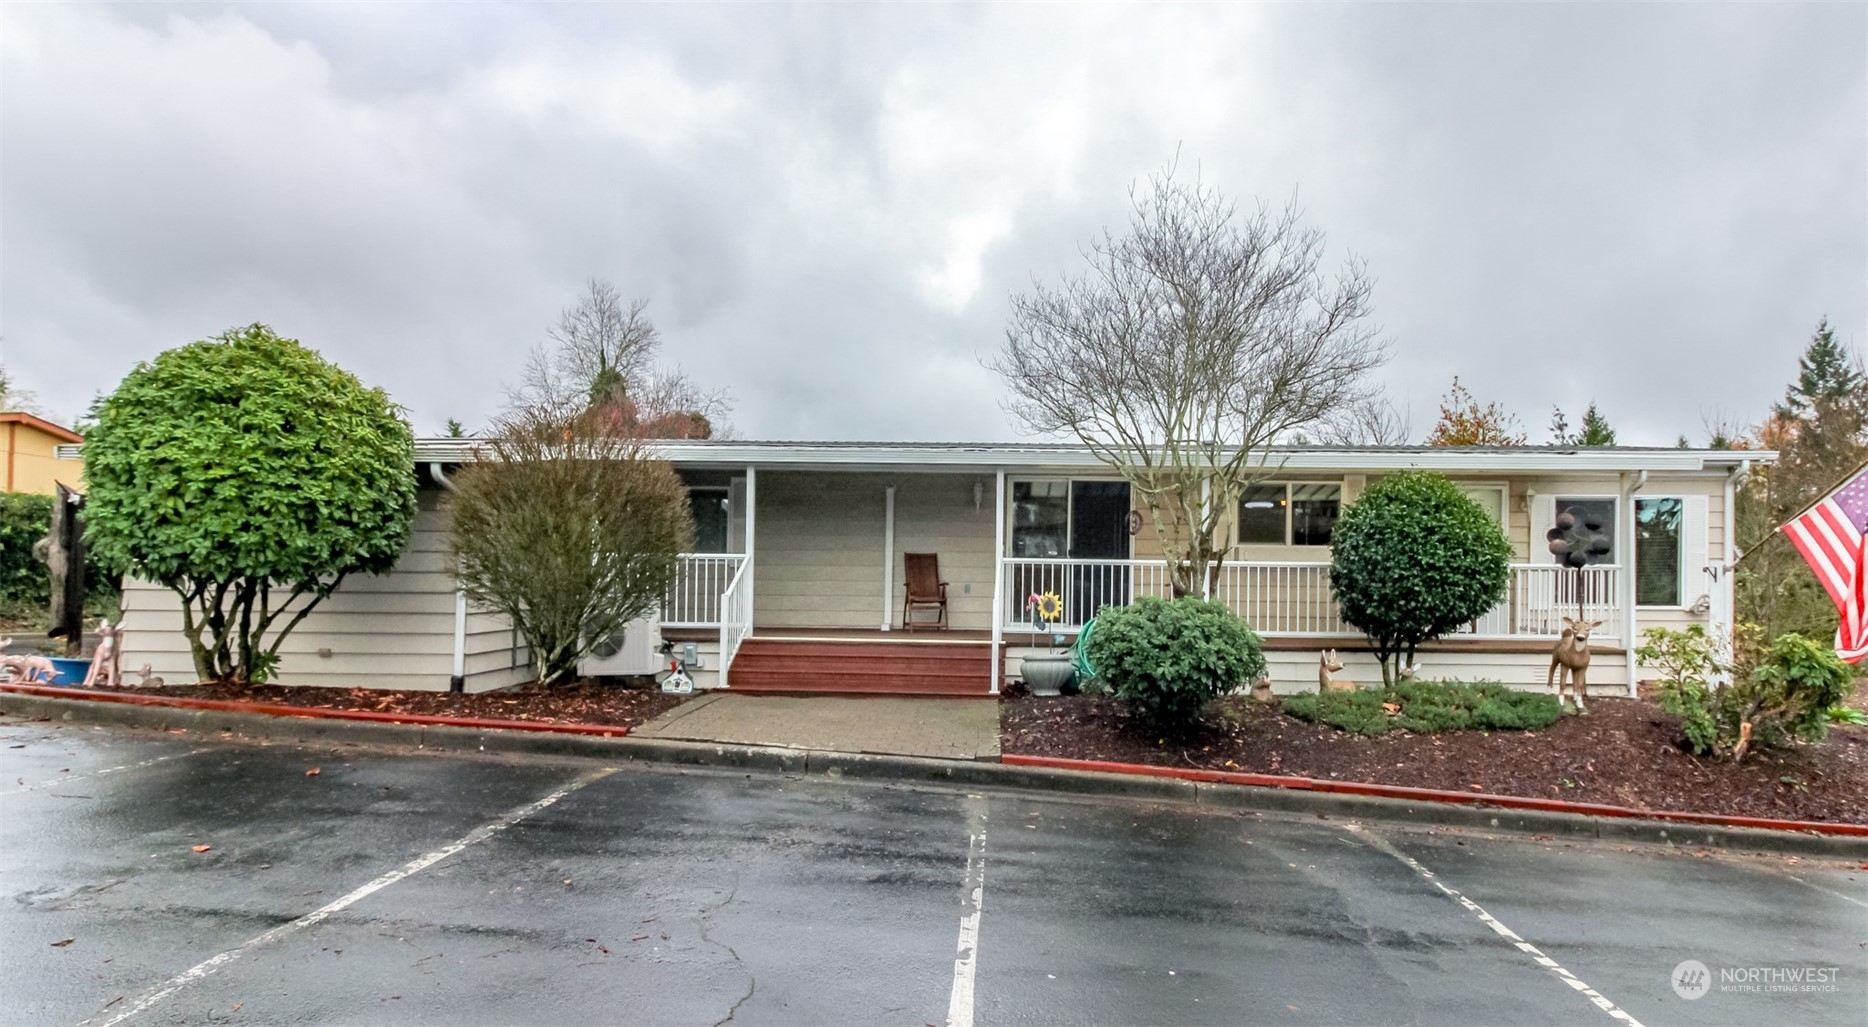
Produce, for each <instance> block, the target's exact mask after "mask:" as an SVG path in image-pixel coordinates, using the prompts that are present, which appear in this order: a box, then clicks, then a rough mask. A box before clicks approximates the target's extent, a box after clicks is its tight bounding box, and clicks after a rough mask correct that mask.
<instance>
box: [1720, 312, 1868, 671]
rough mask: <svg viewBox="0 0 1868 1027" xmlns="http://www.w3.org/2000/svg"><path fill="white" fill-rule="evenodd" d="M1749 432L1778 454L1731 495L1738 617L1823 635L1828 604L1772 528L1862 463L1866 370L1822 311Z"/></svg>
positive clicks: (1770, 630) (1831, 621)
mask: <svg viewBox="0 0 1868 1027" xmlns="http://www.w3.org/2000/svg"><path fill="white" fill-rule="evenodd" d="M1757 435H1758V437H1757V442H1758V444H1759V446H1760V447H1761V448H1764V449H1773V450H1776V451H1777V454H1778V458H1777V461H1776V463H1774V464H1771V465H1769V466H1766V467H1762V468H1759V469H1757V470H1754V472H1753V474H1752V476H1751V478H1750V480H1749V481H1748V482H1747V483H1746V486H1745V488H1744V489H1743V490H1741V491H1740V493H1739V496H1738V509H1737V515H1738V539H1739V543H1740V545H1741V547H1742V548H1743V549H1744V550H1746V551H1747V554H1748V555H1747V556H1746V558H1745V562H1744V564H1743V565H1742V567H1741V568H1740V571H1739V574H1738V578H1737V585H1738V596H1739V617H1740V619H1741V620H1746V621H1751V622H1753V623H1756V624H1758V625H1759V626H1761V627H1762V628H1763V629H1764V636H1765V637H1766V638H1767V639H1768V638H1770V637H1774V636H1776V635H1779V634H1782V633H1784V632H1786V631H1797V632H1801V633H1802V634H1805V635H1809V636H1811V637H1814V638H1827V637H1830V636H1832V635H1833V634H1834V633H1835V628H1836V618H1837V614H1836V609H1835V605H1834V604H1833V603H1832V602H1831V601H1830V599H1829V597H1828V594H1827V593H1825V592H1824V591H1823V589H1822V587H1821V586H1820V585H1818V584H1817V582H1816V577H1815V575H1814V574H1812V573H1811V572H1810V570H1809V567H1808V566H1807V565H1806V564H1805V563H1804V562H1803V559H1802V558H1801V557H1800V556H1798V555H1797V553H1796V551H1795V549H1794V548H1792V547H1791V545H1790V543H1789V540H1787V539H1786V538H1784V536H1783V535H1782V533H1780V532H1778V531H1777V527H1778V525H1781V524H1783V523H1784V522H1785V521H1787V520H1789V519H1790V518H1792V517H1795V516H1796V515H1797V514H1798V513H1800V512H1802V511H1803V510H1804V509H1805V508H1806V507H1808V506H1809V505H1810V504H1811V503H1813V502H1815V501H1817V500H1819V499H1821V498H1822V497H1823V496H1825V495H1827V494H1828V493H1829V492H1830V491H1831V490H1833V489H1835V488H1836V487H1837V486H1839V485H1841V484H1842V482H1843V479H1844V478H1846V477H1847V476H1848V475H1849V474H1850V473H1852V472H1853V471H1855V470H1856V469H1857V468H1859V467H1861V466H1862V464H1863V463H1864V462H1868V374H1865V373H1864V372H1863V369H1862V361H1861V357H1860V355H1859V354H1857V353H1855V352H1853V351H1852V350H1851V349H1850V348H1849V347H1847V346H1846V345H1844V344H1843V343H1841V342H1839V341H1838V340H1837V339H1836V337H1835V331H1834V329H1832V328H1831V327H1830V325H1829V321H1828V319H1827V318H1825V319H1823V321H1821V322H1820V323H1819V324H1818V325H1817V326H1816V332H1815V334H1813V335H1812V336H1811V338H1810V342H1809V345H1808V347H1806V348H1805V349H1804V352H1803V356H1802V357H1801V358H1800V359H1799V360H1798V361H1797V377H1796V380H1795V381H1794V382H1792V383H1791V385H1790V387H1789V388H1788V389H1786V390H1785V393H1784V401H1783V402H1782V403H1778V404H1774V405H1773V406H1772V415H1771V417H1770V418H1769V419H1768V420H1766V422H1765V423H1764V425H1763V426H1762V427H1760V428H1759V429H1758V433H1757Z"/></svg>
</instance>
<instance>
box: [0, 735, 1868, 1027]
mask: <svg viewBox="0 0 1868 1027" xmlns="http://www.w3.org/2000/svg"><path fill="white" fill-rule="evenodd" d="M314 770H315V771H316V773H312V771H314ZM202 846H206V848H205V849H202V848H201V847H202ZM197 850H199V851H197ZM0 892H3V893H4V901H0V1022H4V1023H8V1024H35V1025H36V1024H79V1023H86V1024H93V1025H105V1024H109V1025H113V1027H114V1025H115V1024H117V1023H126V1024H199V1023H233V1024H275V1023H277V1024H283V1023H339V1024H379V1023H380V1024H415V1023H445V1024H575V1023H606V1024H607V1023H615V1024H698V1025H702V1027H706V1025H717V1024H723V1023H729V1022H730V1023H734V1024H907V1025H921V1024H936V1025H943V1024H950V1023H951V1024H972V1023H978V1024H1256V1023H1293V1024H1303V1023H1384V1024H1387V1023H1423V1024H1425V1023H1434V1024H1441V1023H1495V1024H1506V1023H1509V1024H1592V1023H1594V1024H1612V1023H1616V1022H1621V1023H1627V1022H1630V1021H1633V1022H1639V1023H1645V1024H1676V1023H1715V1024H1723V1023H1732V1024H1747V1025H1755V1024H1774V1023H1783V1024H1807V1025H1819V1024H1848V1025H1860V1024H1863V1023H1864V1022H1868V1012H1865V1011H1868V871H1864V870H1862V869H1860V868H1859V866H1856V865H1854V864H1844V863H1838V862H1834V861H1819V860H1810V859H1805V860H1800V861H1795V862H1793V861H1791V860H1788V859H1786V858H1785V857H1781V856H1780V857H1769V858H1767V857H1755V856H1739V855H1727V854H1718V853H1712V854H1705V853H1694V852H1669V851H1665V850H1660V849H1656V848H1653V847H1647V846H1633V845H1610V844H1600V843H1574V844H1565V843H1558V842H1555V841H1551V840H1539V839H1534V838H1524V837H1506V838H1487V837H1482V836H1478V835H1473V834H1467V833H1458V832H1430V831H1423V830H1418V829H1403V828H1399V827H1392V826H1385V825H1375V824H1365V825H1357V824H1349V823H1344V822H1340V821H1334V820H1321V819H1316V818H1303V817H1297V816H1273V815H1270V814H1266V815H1256V814H1251V813H1245V814H1240V813H1236V812H1226V813H1220V812H1215V811H1211V810H1193V809H1189V808H1182V807H1177V806H1166V805H1158V804H1144V803H1136V802H1126V801H1114V800H1072V799H1061V798H1057V797H1034V796H1025V795H1019V794H1014V793H1006V792H983V793H972V794H970V793H968V792H965V791H956V790H943V789H937V788H923V787H915V788H908V787H890V786H886V785H880V784H874V783H857V782H843V781H836V780H829V779H824V778H788V777H780V776H776V775H764V774H759V775H752V776H748V775H745V774H742V773H728V772H714V771H692V770H690V771H675V770H663V769H643V768H635V767H632V768H621V769H619V768H615V767H610V766H605V765H601V764H598V763H594V762H589V761H577V760H551V759H539V758H525V759H496V758H490V757H479V758H476V757H471V756H457V755H437V754H429V753H410V752H393V751H387V750H371V749H360V748H351V747H345V748H338V749H333V748H330V747H325V748H306V747H301V746H296V745H282V744H246V743H239V742H233V741H226V740H218V739H200V738H197V737H194V736H192V735H187V734H172V733H152V732H146V731H136V730H128V729H102V728H93V727H87V726H75V725H54V724H48V723H32V722H21V721H19V720H17V719H12V718H0ZM1688 960H1696V961H1698V962H1699V963H1703V964H1705V966H1706V967H1707V970H1708V975H1709V976H1708V978H1707V980H1706V986H1705V987H1704V988H1703V989H1700V990H1701V993H1700V994H1699V995H1698V997H1695V998H1691V999H1688V998H1683V997H1682V996H1681V994H1680V993H1679V992H1677V991H1676V987H1675V979H1674V976H1673V974H1674V971H1675V969H1676V967H1678V966H1679V965H1680V964H1682V963H1684V962H1686V961H1688ZM1790 968H1801V972H1800V973H1799V975H1798V980H1796V981H1794V982H1786V981H1785V980H1783V978H1784V976H1785V973H1784V972H1785V971H1786V970H1788V969H1790ZM1812 970H1827V971H1828V972H1827V973H1824V974H1820V975H1816V974H1812V973H1810V971H1812ZM1734 971H1735V972H1737V977H1736V978H1734V977H1733V972H1734ZM1759 971H1764V972H1765V973H1764V976H1760V974H1759ZM1686 984H1688V985H1691V984H1692V982H1691V980H1688V981H1687V982H1686ZM1745 989H1752V990H1745ZM1684 990H1686V991H1689V992H1691V991H1693V990H1695V987H1694V986H1689V987H1685V988H1684Z"/></svg>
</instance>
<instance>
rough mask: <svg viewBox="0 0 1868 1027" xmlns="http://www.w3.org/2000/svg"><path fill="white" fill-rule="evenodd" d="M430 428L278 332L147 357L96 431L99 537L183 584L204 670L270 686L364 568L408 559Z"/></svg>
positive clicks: (120, 557)
mask: <svg viewBox="0 0 1868 1027" xmlns="http://www.w3.org/2000/svg"><path fill="white" fill-rule="evenodd" d="M414 444H415V443H414V436H413V433H412V432H410V430H409V426H408V424H407V422H405V421H404V420H403V419H402V416H401V413H400V412H399V411H398V409H397V408H396V407H395V405H394V404H392V403H390V401H389V397H388V396H387V395H386V394H384V392H383V391H382V390H381V389H371V388H365V387H364V385H363V384H362V383H361V382H359V381H358V380H357V379H356V377H355V376H354V375H352V374H350V373H349V372H347V371H345V370H343V369H342V368H339V367H337V366H335V365H333V364H330V363H328V362H326V361H325V360H324V358H322V357H320V356H319V355H318V354H317V353H315V352H313V351H312V350H309V349H307V348H305V347H304V346H302V345H300V344H299V343H298V342H297V341H296V340H294V339H285V338H280V337H279V336H278V335H275V334H274V333H273V331H272V329H270V328H267V327H266V326H264V325H257V324H256V325H252V326H250V327H247V328H240V329H235V330H231V331H227V332H224V333H222V334H221V335H219V336H217V337H215V338H213V339H208V340H204V341H201V342H194V343H190V344H188V345H186V346H182V347H179V348H177V349H172V350H169V351H168V352H166V353H163V354H162V355H160V356H158V357H157V358H156V359H155V360H153V361H150V362H148V363H144V364H138V365H137V366H136V368H135V369H134V370H132V371H131V372H130V373H129V374H128V375H126V376H125V377H124V379H123V382H122V383H121V384H119V385H118V386H117V390H116V391H115V392H113V393H111V395H110V396H109V397H108V398H106V399H105V400H104V401H103V403H102V405H101V406H100V407H99V408H98V411H97V424H96V427H94V428H93V429H92V430H91V431H90V433H89V434H87V435H86V437H85V442H84V460H85V468H84V472H85V480H86V481H87V483H88V484H89V488H90V492H89V494H88V496H87V498H86V501H85V510H84V515H85V525H86V539H87V541H88V543H89V545H90V548H91V552H92V553H93V554H94V555H95V556H96V558H97V560H98V561H99V562H100V563H102V564H104V565H105V566H108V567H111V568H112V569H114V570H117V571H120V572H122V573H125V574H133V575H135V576H137V577H139V578H143V579H146V580H149V581H156V582H160V583H162V584H164V585H167V586H168V587H169V588H171V589H174V590H175V592H176V593H177V594H178V595H179V596H181V598H182V614H183V625H184V630H185V631H186V632H187V634H188V642H189V646H190V647H191V649H192V650H193V652H194V659H195V670H196V673H198V674H199V675H200V676H201V678H202V680H204V681H205V680H235V681H262V680H265V678H266V677H267V676H268V675H269V674H270V672H271V670H272V668H273V666H274V665H275V664H276V663H277V661H278V652H279V645H280V643H281V642H282V641H283V640H284V639H285V637H286V635H287V634H288V633H289V632H290V631H291V629H292V628H293V627H294V626H296V625H297V624H298V622H299V621H300V620H302V619H303V618H304V616H305V614H307V613H309V612H310V610H311V609H312V608H313V607H314V606H316V605H317V603H318V602H319V601H320V600H322V599H324V598H325V597H326V596H328V595H330V593H331V592H332V590H334V589H335V588H336V587H337V586H338V584H339V583H340V582H342V581H343V580H344V578H345V577H346V576H347V575H350V574H354V573H357V572H359V571H364V572H369V573H383V572H386V571H388V570H389V569H390V568H391V567H393V566H394V565H395V562H396V558H397V557H398V556H399V555H400V554H401V553H402V549H403V546H404V545H405V544H406V543H407V541H408V537H409V527H410V524H411V522H412V521H413V519H414V516H415V463H414V460H415V456H414Z"/></svg>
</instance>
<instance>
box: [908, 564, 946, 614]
mask: <svg viewBox="0 0 1868 1027" xmlns="http://www.w3.org/2000/svg"><path fill="white" fill-rule="evenodd" d="M902 570H903V571H904V577H905V579H906V580H905V581H904V583H903V584H904V587H905V588H906V589H907V595H905V596H903V597H902V629H903V630H904V631H913V630H915V629H916V628H918V627H933V628H937V629H940V630H943V631H944V630H946V628H947V583H946V582H945V581H942V580H941V579H940V556H939V554H936V553H903V554H902ZM926 609H933V610H934V611H935V612H936V616H935V619H934V620H933V621H932V622H928V621H922V622H921V623H919V624H917V623H916V622H915V619H914V616H915V611H916V610H926Z"/></svg>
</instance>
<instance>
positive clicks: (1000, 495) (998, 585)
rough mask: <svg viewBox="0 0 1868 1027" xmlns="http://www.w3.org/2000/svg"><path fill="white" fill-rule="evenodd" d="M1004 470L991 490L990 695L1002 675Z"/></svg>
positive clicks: (1003, 636) (996, 692)
mask: <svg viewBox="0 0 1868 1027" xmlns="http://www.w3.org/2000/svg"><path fill="white" fill-rule="evenodd" d="M1005 518H1006V510H1005V470H1004V469H1003V468H1001V469H1000V470H999V472H998V477H997V481H996V483H995V484H994V486H993V490H992V522H993V528H992V659H991V661H990V662H991V664H992V694H993V695H998V694H999V678H1000V676H1001V675H1003V674H1004V673H1005V650H1004V649H1003V648H1001V646H1003V645H1004V643H1005Z"/></svg>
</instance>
